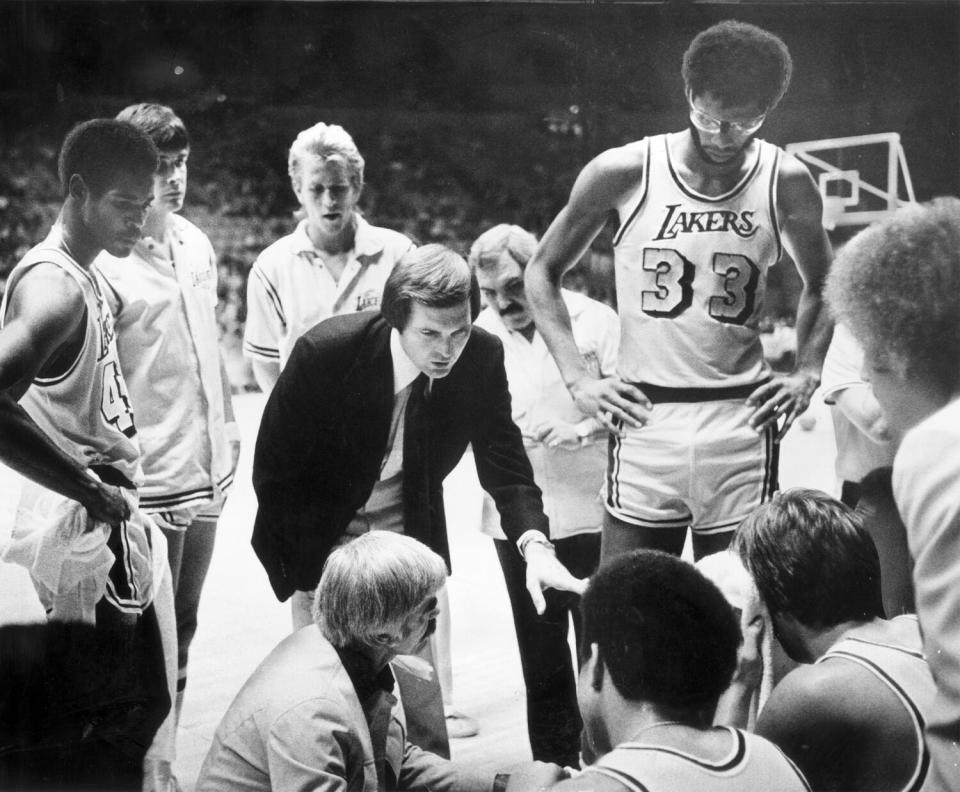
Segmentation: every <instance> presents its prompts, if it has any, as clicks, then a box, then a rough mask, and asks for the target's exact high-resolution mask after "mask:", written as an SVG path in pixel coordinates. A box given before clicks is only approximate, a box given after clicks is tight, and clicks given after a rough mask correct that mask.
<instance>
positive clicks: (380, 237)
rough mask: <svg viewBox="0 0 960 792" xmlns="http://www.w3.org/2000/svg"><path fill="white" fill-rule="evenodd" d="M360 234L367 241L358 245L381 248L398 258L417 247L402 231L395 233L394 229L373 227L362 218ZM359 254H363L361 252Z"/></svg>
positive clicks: (358, 246)
mask: <svg viewBox="0 0 960 792" xmlns="http://www.w3.org/2000/svg"><path fill="white" fill-rule="evenodd" d="M361 220H362V224H361V225H360V229H362V231H360V233H362V235H363V237H365V238H366V239H364V240H363V242H361V243H360V244H358V245H357V248H362V247H363V246H364V245H365V244H368V245H373V246H375V247H379V248H381V249H382V250H383V251H384V252H386V253H387V254H388V255H389V256H391V257H393V258H397V257H399V256H401V255H403V254H404V253H406V252H407V251H408V250H409V249H410V248H412V247H415V245H414V243H413V241H412V240H411V239H410V237H408V236H406V234H403V233H401V232H400V231H394V230H393V229H392V228H385V227H384V226H375V225H372V224H371V223H370V222H369V221H367V220H365V219H363V218H361ZM359 252H361V253H362V252H363V251H362V250H359Z"/></svg>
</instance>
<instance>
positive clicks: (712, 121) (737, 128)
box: [690, 104, 767, 135]
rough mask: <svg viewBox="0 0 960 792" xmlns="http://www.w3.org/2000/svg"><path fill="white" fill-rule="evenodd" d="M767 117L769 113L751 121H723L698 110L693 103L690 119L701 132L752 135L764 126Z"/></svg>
mask: <svg viewBox="0 0 960 792" xmlns="http://www.w3.org/2000/svg"><path fill="white" fill-rule="evenodd" d="M766 119H767V114H766V113H764V114H763V115H760V116H757V117H756V118H753V119H751V120H750V121H721V120H720V119H719V118H714V117H713V116H712V115H709V114H707V113H704V112H703V110H698V109H697V108H696V107H694V106H693V104H691V105H690V121H691V122H692V123H693V125H694V126H695V127H696V128H697V129H699V130H700V131H701V132H710V133H712V134H716V133H717V132H735V133H736V134H738V135H752V134H753V133H754V132H756V131H757V130H758V129H760V127H762V126H763V122H764V121H765V120H766Z"/></svg>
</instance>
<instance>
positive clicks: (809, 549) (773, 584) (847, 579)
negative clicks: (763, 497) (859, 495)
mask: <svg viewBox="0 0 960 792" xmlns="http://www.w3.org/2000/svg"><path fill="white" fill-rule="evenodd" d="M732 549H733V550H734V552H736V553H737V554H738V555H739V556H740V559H741V560H742V561H743V565H744V566H745V567H746V568H747V569H748V570H749V572H750V574H751V575H753V579H754V582H755V583H756V585H757V591H758V592H760V598H761V599H762V600H763V602H764V604H765V605H766V606H767V608H769V610H770V612H771V613H784V614H790V615H792V616H793V617H794V618H795V619H796V620H797V621H799V622H800V623H801V624H804V625H806V626H808V627H820V628H823V627H833V626H834V625H837V624H841V623H843V622H846V621H866V620H869V619H873V618H875V617H877V616H880V617H882V616H883V594H882V591H881V587H880V557H879V556H878V554H877V548H876V545H874V543H873V539H872V538H871V537H870V534H868V533H867V532H866V530H864V528H863V526H862V525H861V523H860V517H859V516H858V515H857V514H856V513H855V512H854V511H853V509H851V508H850V507H849V506H847V505H846V504H844V503H841V502H840V501H838V500H837V499H836V498H831V497H830V496H829V495H827V494H826V493H825V492H819V491H817V490H809V489H800V488H797V489H791V490H787V491H785V492H778V493H777V494H776V495H774V496H773V498H772V499H771V500H769V501H768V502H767V503H765V504H763V505H762V506H760V507H759V508H757V509H756V511H754V512H753V513H751V514H750V515H749V516H748V517H747V518H746V519H745V520H744V521H743V522H742V523H740V526H739V527H738V528H737V532H736V533H735V534H734V538H733V543H732Z"/></svg>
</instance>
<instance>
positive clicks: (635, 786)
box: [585, 765, 650, 792]
mask: <svg viewBox="0 0 960 792" xmlns="http://www.w3.org/2000/svg"><path fill="white" fill-rule="evenodd" d="M585 772H586V773H598V774H599V775H602V776H606V777H607V778H611V779H613V780H614V781H616V782H617V783H618V784H623V786H625V787H626V788H627V789H630V790H633V792H650V790H649V789H648V788H647V787H645V786H644V785H643V784H641V783H640V782H639V781H637V780H636V779H635V778H633V777H632V776H630V775H628V774H627V773H624V772H623V771H622V770H615V769H614V768H612V767H597V766H596V765H594V766H593V767H589V768H587V770H586V771H585Z"/></svg>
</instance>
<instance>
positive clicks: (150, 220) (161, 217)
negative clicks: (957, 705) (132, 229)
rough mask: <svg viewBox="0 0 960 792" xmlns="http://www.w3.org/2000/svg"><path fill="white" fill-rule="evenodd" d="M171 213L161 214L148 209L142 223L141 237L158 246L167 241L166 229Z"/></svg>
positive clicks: (168, 225)
mask: <svg viewBox="0 0 960 792" xmlns="http://www.w3.org/2000/svg"><path fill="white" fill-rule="evenodd" d="M172 214H173V212H161V211H155V210H154V209H150V210H149V211H148V212H147V219H146V220H144V222H143V236H145V237H150V238H151V239H153V241H154V242H157V243H158V244H161V245H162V244H164V243H165V242H166V241H167V229H168V228H169V227H170V215H172Z"/></svg>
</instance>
